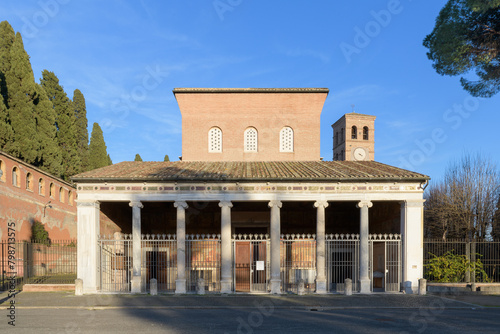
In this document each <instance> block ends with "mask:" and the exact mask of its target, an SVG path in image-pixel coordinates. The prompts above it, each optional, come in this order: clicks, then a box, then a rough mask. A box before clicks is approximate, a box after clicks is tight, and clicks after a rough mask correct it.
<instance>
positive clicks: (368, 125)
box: [332, 112, 376, 161]
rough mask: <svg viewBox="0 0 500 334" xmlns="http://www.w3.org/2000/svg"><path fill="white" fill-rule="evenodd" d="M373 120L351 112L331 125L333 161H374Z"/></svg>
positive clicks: (368, 116)
mask: <svg viewBox="0 0 500 334" xmlns="http://www.w3.org/2000/svg"><path fill="white" fill-rule="evenodd" d="M375 118H376V117H375V116H371V115H364V114H358V113H356V112H351V113H348V114H345V115H344V116H342V117H341V118H340V119H339V120H338V121H336V122H335V123H333V124H332V128H333V161H373V160H374V159H375V138H374V137H375Z"/></svg>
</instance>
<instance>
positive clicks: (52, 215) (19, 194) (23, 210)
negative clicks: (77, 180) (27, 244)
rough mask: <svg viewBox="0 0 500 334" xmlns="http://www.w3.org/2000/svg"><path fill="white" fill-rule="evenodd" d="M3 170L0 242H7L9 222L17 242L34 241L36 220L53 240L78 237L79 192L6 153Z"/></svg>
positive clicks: (1, 160) (0, 154)
mask: <svg viewBox="0 0 500 334" xmlns="http://www.w3.org/2000/svg"><path fill="white" fill-rule="evenodd" d="M0 168H1V169H2V172H3V175H2V177H1V178H0V240H5V239H7V230H8V226H7V223H8V222H11V221H14V222H15V223H16V239H17V240H26V239H29V238H31V225H32V223H33V221H34V220H38V221H40V222H42V223H43V224H44V225H45V229H46V230H47V231H48V232H49V238H51V239H52V240H62V239H73V238H76V201H75V200H76V189H75V188H74V187H73V185H72V184H70V183H67V182H65V181H63V180H61V179H58V178H55V177H54V176H51V175H50V174H48V173H46V172H44V171H42V170H40V169H37V168H35V167H33V166H31V165H29V164H26V163H24V162H23V161H21V160H19V159H16V158H14V157H12V156H10V155H8V154H5V153H3V152H0ZM14 168H15V169H16V170H17V173H16V174H17V184H16V185H14V184H13V175H12V174H13V170H14ZM29 175H30V177H28V176H29ZM40 181H41V186H40ZM51 185H52V186H51ZM51 189H52V190H51ZM49 201H50V203H49Z"/></svg>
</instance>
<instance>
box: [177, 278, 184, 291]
mask: <svg viewBox="0 0 500 334" xmlns="http://www.w3.org/2000/svg"><path fill="white" fill-rule="evenodd" d="M175 293H186V280H185V279H176V280H175Z"/></svg>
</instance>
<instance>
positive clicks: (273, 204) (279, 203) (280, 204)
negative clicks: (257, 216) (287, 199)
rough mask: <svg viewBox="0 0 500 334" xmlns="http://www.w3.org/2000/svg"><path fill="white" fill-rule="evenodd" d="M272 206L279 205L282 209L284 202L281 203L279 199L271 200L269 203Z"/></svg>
mask: <svg viewBox="0 0 500 334" xmlns="http://www.w3.org/2000/svg"><path fill="white" fill-rule="evenodd" d="M267 205H268V206H269V207H270V208H272V207H277V208H280V209H281V206H282V205H283V203H281V201H278V200H272V201H269V203H268V204H267Z"/></svg>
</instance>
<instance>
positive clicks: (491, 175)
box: [424, 154, 500, 240]
mask: <svg viewBox="0 0 500 334" xmlns="http://www.w3.org/2000/svg"><path fill="white" fill-rule="evenodd" d="M499 196H500V172H499V170H498V167H497V166H496V164H495V163H494V162H493V161H492V160H491V159H490V158H487V157H484V156H482V155H480V154H477V155H471V154H465V155H464V156H463V157H462V158H461V159H459V160H457V161H455V162H453V163H451V164H450V166H449V167H448V168H447V169H446V171H445V175H444V179H443V180H442V181H441V182H436V183H434V184H433V185H431V186H430V187H429V189H427V191H426V194H425V199H426V202H425V215H424V230H425V236H426V237H430V238H442V239H447V238H463V239H474V240H484V239H486V238H491V237H494V236H495V235H494V234H493V233H492V232H494V231H496V233H498V232H499V231H500V221H499V220H498V219H495V210H498V209H497V205H498V200H499ZM497 212H498V211H497Z"/></svg>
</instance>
